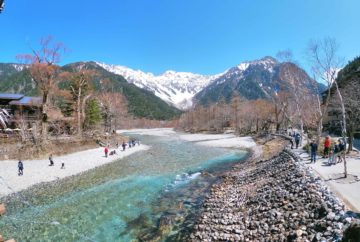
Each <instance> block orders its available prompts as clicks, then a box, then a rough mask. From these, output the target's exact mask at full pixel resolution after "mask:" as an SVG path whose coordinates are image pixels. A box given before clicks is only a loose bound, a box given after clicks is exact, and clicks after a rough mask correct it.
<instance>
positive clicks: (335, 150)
mask: <svg viewBox="0 0 360 242" xmlns="http://www.w3.org/2000/svg"><path fill="white" fill-rule="evenodd" d="M338 153H339V144H338V143H336V142H335V144H334V147H333V148H332V149H330V154H329V160H328V164H329V166H331V165H336V156H337V154H338Z"/></svg>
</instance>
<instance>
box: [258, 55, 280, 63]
mask: <svg viewBox="0 0 360 242" xmlns="http://www.w3.org/2000/svg"><path fill="white" fill-rule="evenodd" d="M260 60H261V61H271V62H275V63H277V62H278V61H277V60H276V59H275V58H274V57H272V56H265V57H263V58H261V59H260Z"/></svg>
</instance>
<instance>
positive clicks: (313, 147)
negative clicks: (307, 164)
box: [310, 140, 318, 163]
mask: <svg viewBox="0 0 360 242" xmlns="http://www.w3.org/2000/svg"><path fill="white" fill-rule="evenodd" d="M317 149H318V145H317V144H316V142H315V140H312V141H311V143H310V154H311V156H310V160H311V162H312V163H315V162H316V152H317Z"/></svg>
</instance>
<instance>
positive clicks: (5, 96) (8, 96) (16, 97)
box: [0, 93, 24, 100]
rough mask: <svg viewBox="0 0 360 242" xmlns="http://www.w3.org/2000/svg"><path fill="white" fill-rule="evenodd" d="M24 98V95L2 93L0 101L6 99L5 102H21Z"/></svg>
mask: <svg viewBox="0 0 360 242" xmlns="http://www.w3.org/2000/svg"><path fill="white" fill-rule="evenodd" d="M22 97H24V95H23V94H14V93H0V99H5V100H19V99H20V98H22Z"/></svg>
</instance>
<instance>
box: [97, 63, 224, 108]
mask: <svg viewBox="0 0 360 242" xmlns="http://www.w3.org/2000/svg"><path fill="white" fill-rule="evenodd" d="M97 64H98V65H100V66H101V67H103V68H104V69H106V70H107V71H110V72H112V73H115V74H118V75H122V76H123V77H124V78H125V79H126V80H127V81H128V82H130V83H133V84H135V85H136V86H138V87H140V88H144V89H147V90H149V91H151V92H153V93H154V94H155V95H156V96H158V97H160V98H161V99H163V100H164V101H166V102H167V103H169V104H172V105H174V106H175V107H177V108H179V109H183V110H184V109H187V108H189V107H191V106H192V104H193V102H192V98H193V97H194V96H195V95H196V94H197V93H198V92H200V91H201V90H203V89H204V88H205V87H206V86H207V85H208V84H209V83H211V81H212V80H214V79H216V78H217V77H219V76H220V75H221V74H218V75H200V74H194V73H190V72H176V71H166V72H164V73H163V74H161V75H158V76H156V75H154V74H153V73H150V72H148V73H145V72H143V71H140V70H133V69H130V68H128V67H125V66H119V65H108V64H105V63H99V62H97Z"/></svg>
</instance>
